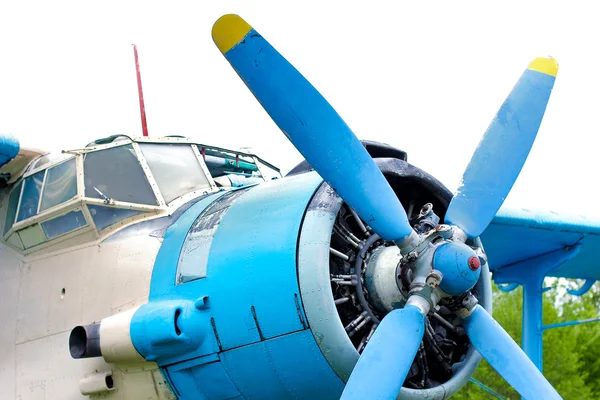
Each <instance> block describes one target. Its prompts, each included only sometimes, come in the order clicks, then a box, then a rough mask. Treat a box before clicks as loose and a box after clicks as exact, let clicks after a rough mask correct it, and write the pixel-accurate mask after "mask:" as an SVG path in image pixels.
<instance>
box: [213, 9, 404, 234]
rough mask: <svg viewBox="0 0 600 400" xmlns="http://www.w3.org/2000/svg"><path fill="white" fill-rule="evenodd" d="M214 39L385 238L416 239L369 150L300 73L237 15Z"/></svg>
mask: <svg viewBox="0 0 600 400" xmlns="http://www.w3.org/2000/svg"><path fill="white" fill-rule="evenodd" d="M212 36H213V40H214V41H215V43H216V45H217V47H218V48H219V50H221V52H222V53H223V54H224V55H225V58H226V59H227V61H229V63H230V64H231V66H232V67H233V69H234V70H235V71H236V72H237V73H238V75H239V76H240V77H241V78H242V80H243V81H244V83H245V84H246V86H248V88H249V89H250V91H251V92H252V93H253V94H254V96H255V97H256V99H257V100H258V101H259V102H260V104H261V105H262V106H263V108H264V109H265V110H266V111H267V113H268V114H269V115H270V116H271V118H272V119H273V121H274V122H275V123H276V124H277V126H279V128H280V129H281V130H282V132H283V133H284V134H285V135H286V136H287V138H288V139H289V140H290V141H291V142H292V144H293V145H294V146H295V147H296V148H297V149H298V151H299V152H300V153H302V155H303V156H304V158H306V160H307V161H308V162H309V163H310V164H311V165H312V166H313V168H314V169H315V170H316V171H318V172H319V175H321V177H322V178H323V179H325V180H326V181H327V182H329V184H330V185H331V186H332V187H333V188H334V189H335V190H336V191H337V192H338V194H339V195H340V196H341V197H342V198H343V199H344V201H346V203H348V204H349V205H350V206H351V207H352V208H354V209H355V211H356V212H357V213H358V215H360V217H361V218H362V219H363V220H364V221H365V222H366V223H367V224H369V225H370V226H371V227H372V228H373V230H375V232H377V233H378V234H379V236H381V237H382V238H384V239H388V240H395V241H399V242H403V241H404V240H405V238H407V237H412V238H415V237H416V233H415V232H414V231H413V229H412V227H411V226H410V224H409V222H408V217H407V216H406V212H405V211H404V208H403V207H402V204H400V201H399V200H398V197H397V196H396V194H395V193H394V191H393V190H392V188H391V187H390V185H389V184H388V183H387V181H386V180H385V178H384V177H383V174H382V173H381V171H380V170H379V168H378V167H377V165H376V164H375V162H374V161H373V159H372V158H371V156H369V153H367V150H366V149H365V148H364V146H363V145H362V144H361V143H360V141H359V140H358V139H357V137H356V136H355V135H354V133H352V131H351V130H350V128H349V127H348V125H346V123H345V122H344V120H342V118H341V117H340V116H339V115H338V113H337V112H336V111H335V110H334V109H333V107H331V105H329V103H328V102H327V100H325V98H323V96H321V94H320V93H319V92H318V91H317V89H315V88H314V87H313V86H312V85H311V84H310V83H309V82H308V81H307V80H306V79H305V78H304V77H303V76H302V74H300V72H298V71H297V70H296V69H295V68H294V67H293V66H292V65H291V64H290V63H289V62H288V61H287V60H286V59H285V58H283V56H281V54H279V53H278V52H277V50H275V49H274V48H273V47H272V46H271V45H270V44H269V43H268V42H267V41H266V40H265V39H263V37H262V36H260V35H259V34H258V33H257V32H256V31H255V30H254V29H252V27H251V26H250V25H248V24H247V23H246V21H244V20H243V19H242V18H240V17H238V16H237V15H224V16H223V17H221V18H220V19H219V20H218V21H217V22H216V23H215V25H214V27H213V30H212ZM349 176H351V177H353V178H352V179H348V177H349Z"/></svg>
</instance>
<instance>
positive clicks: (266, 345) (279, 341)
mask: <svg viewBox="0 0 600 400" xmlns="http://www.w3.org/2000/svg"><path fill="white" fill-rule="evenodd" d="M221 360H222V363H223V366H224V367H225V369H226V370H227V372H228V373H229V376H230V377H231V379H232V380H233V382H234V383H235V385H236V386H237V388H238V389H239V391H240V392H241V394H242V395H243V396H244V397H245V398H246V399H248V400H252V399H261V400H262V399H265V400H266V399H276V400H285V399H339V398H340V395H341V394H342V390H343V389H344V383H343V382H342V381H341V380H340V379H339V378H338V377H337V376H336V374H335V373H334V372H333V370H332V369H331V367H330V366H329V364H327V361H325V359H324V358H323V356H322V354H321V352H320V351H319V347H318V346H317V344H316V343H315V340H314V339H313V337H312V334H311V333H310V332H309V331H308V330H304V331H300V332H295V333H291V334H289V335H284V336H280V337H277V338H274V339H270V340H266V341H263V342H259V343H255V344H251V345H249V346H244V347H240V348H237V349H234V350H230V351H226V352H224V353H222V354H221Z"/></svg>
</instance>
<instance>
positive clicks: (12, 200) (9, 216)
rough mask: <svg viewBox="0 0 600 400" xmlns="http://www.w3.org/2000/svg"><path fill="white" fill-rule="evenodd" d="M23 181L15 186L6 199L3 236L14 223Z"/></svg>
mask: <svg viewBox="0 0 600 400" xmlns="http://www.w3.org/2000/svg"><path fill="white" fill-rule="evenodd" d="M22 184H23V181H21V182H19V183H18V184H17V186H15V188H14V189H13V191H12V192H10V196H9V198H8V207H7V211H6V221H5V223H4V235H6V233H7V232H8V231H9V230H10V228H12V226H13V224H14V223H15V216H16V214H17V206H18V205H19V195H20V194H21V185H22Z"/></svg>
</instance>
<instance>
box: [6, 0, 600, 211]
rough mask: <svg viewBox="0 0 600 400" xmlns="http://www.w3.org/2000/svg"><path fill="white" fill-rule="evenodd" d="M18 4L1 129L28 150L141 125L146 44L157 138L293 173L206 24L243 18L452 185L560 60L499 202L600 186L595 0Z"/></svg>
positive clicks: (329, 94) (357, 125) (558, 202)
mask: <svg viewBox="0 0 600 400" xmlns="http://www.w3.org/2000/svg"><path fill="white" fill-rule="evenodd" d="M10 3H12V4H9V2H8V1H7V0H0V131H3V132H11V133H13V134H14V135H16V136H17V137H19V139H20V140H21V143H22V145H24V146H28V145H29V146H35V147H41V148H47V149H51V150H58V149H62V148H78V147H82V146H84V145H85V144H87V143H88V142H90V141H92V140H94V139H97V138H99V137H105V136H108V135H111V134H116V133H125V134H130V135H141V126H140V117H139V109H138V98H137V89H136V82H135V70H134V62H133V52H132V48H131V44H132V43H137V45H138V50H139V52H140V63H141V69H142V79H143V85H144V96H145V100H146V111H147V116H148V125H149V130H150V135H151V136H160V135H165V134H180V135H186V136H190V137H192V138H194V139H197V140H198V141H201V142H204V143H207V144H212V145H217V146H223V147H229V148H232V149H238V148H240V147H246V146H251V147H252V149H253V151H254V152H256V153H257V154H259V155H260V156H262V157H264V158H265V159H267V160H268V161H271V162H273V163H274V164H276V165H278V166H279V167H280V168H281V169H282V171H283V172H287V171H288V170H289V169H290V168H292V167H293V166H294V165H295V164H296V163H297V162H299V161H300V159H301V156H300V155H299V153H298V152H297V151H296V150H295V149H294V148H293V146H292V145H291V144H290V143H289V142H288V141H287V139H286V138H285V137H284V136H283V135H282V134H281V133H280V132H279V130H278V129H277V127H276V126H275V124H274V123H273V122H272V121H271V120H270V119H269V117H268V116H267V114H266V113H265V112H264V111H263V110H262V108H261V107H260V106H259V104H258V103H257V102H256V101H255V99H254V98H253V97H252V95H251V94H250V92H249V91H248V90H247V89H246V87H245V86H244V85H243V83H242V82H241V81H240V80H239V78H238V77H237V75H236V74H235V73H234V72H233V70H232V69H231V68H230V67H229V65H228V64H227V62H226V61H225V60H224V58H223V57H222V56H221V54H220V53H219V51H218V50H217V49H216V47H215V46H214V44H213V43H212V39H211V36H210V31H211V27H212V24H213V22H214V21H215V20H216V19H217V18H218V17H219V16H221V15H222V14H225V13H237V14H240V15H241V16H242V17H244V18H245V19H246V20H247V21H248V22H249V23H250V24H251V25H253V26H254V27H255V28H256V30H257V31H259V32H260V33H261V34H262V35H263V36H265V38H267V40H269V41H270V42H271V43H272V44H273V45H274V46H275V47H276V48H277V49H278V50H279V51H280V52H281V53H282V54H283V55H284V56H286V57H287V58H288V60H290V61H291V62H292V63H293V64H294V65H295V66H296V67H297V68H298V69H299V70H300V71H301V72H302V73H303V74H304V75H305V76H306V77H307V78H308V79H309V80H310V81H311V82H312V83H313V84H314V85H315V86H316V87H317V88H318V89H319V90H320V91H321V93H322V94H323V95H324V96H325V97H326V98H327V99H328V100H329V101H330V102H331V104H332V105H333V106H334V107H335V108H336V109H337V111H338V112H339V113H340V114H341V115H342V117H343V118H344V119H345V120H346V122H347V123H348V124H349V125H350V126H351V127H352V129H353V130H354V132H355V133H356V134H357V136H358V137H359V138H361V139H372V140H378V141H382V142H386V143H389V144H391V145H394V146H396V147H399V148H401V149H403V150H405V151H407V152H408V155H409V161H410V162H412V163H413V164H415V165H417V166H419V167H421V168H423V169H424V170H426V171H427V172H429V173H431V174H433V175H434V176H436V177H437V178H438V179H440V180H441V181H442V182H443V183H444V184H446V185H447V186H448V187H449V188H450V189H451V190H454V189H455V188H456V186H457V184H458V182H459V180H460V177H461V175H462V171H463V170H464V168H465V167H466V165H467V163H468V161H469V159H470V156H471V153H472V152H473V150H474V149H475V147H476V145H477V143H478V142H479V139H480V137H481V135H482V134H483V132H484V131H485V129H486V127H487V125H488V123H489V121H490V120H491V118H492V117H493V115H494V113H495V112H496V110H497V109H498V107H499V106H500V104H501V103H502V101H503V100H504V98H505V97H506V95H507V94H508V92H509V91H510V89H511V88H512V86H513V85H514V83H515V82H516V81H517V79H518V77H519V76H520V74H521V73H522V71H523V70H524V69H525V67H526V66H527V65H528V63H529V61H530V60H531V59H533V58H534V57H536V56H538V55H543V56H546V55H552V56H553V57H555V58H556V59H557V60H558V62H559V63H560V65H561V70H560V72H559V76H558V80H557V83H556V85H555V89H554V93H553V96H552V99H551V100H550V104H549V106H548V109H547V112H546V118H545V119H544V122H543V124H542V127H541V129H540V133H539V135H538V138H537V140H536V144H535V146H534V148H533V150H532V153H531V155H530V158H529V160H528V162H527V164H526V166H525V168H524V170H523V172H522V173H521V176H520V178H519V180H518V181H517V183H516V185H515V187H514V189H513V191H512V192H511V195H510V196H509V198H508V199H507V202H506V204H508V205H511V206H525V207H529V208H540V209H552V210H555V211H566V210H570V209H572V208H573V206H576V207H577V210H578V211H583V207H585V204H592V205H593V201H594V200H595V198H596V197H597V194H598V191H599V189H598V185H597V184H596V176H597V175H596V173H597V171H598V167H597V164H596V160H595V156H596V143H597V137H598V135H599V134H600V129H599V124H598V118H597V115H598V112H599V111H600V99H599V97H598V93H600V71H599V66H600V53H599V52H598V51H594V50H593V49H596V48H597V47H598V40H599V39H598V38H600V23H598V18H597V13H596V12H595V9H596V6H595V5H594V2H589V5H588V2H569V3H568V4H567V2H562V3H559V2H556V3H553V2H549V1H544V2H536V3H533V2H528V4H523V3H520V2H514V3H510V2H496V3H495V5H490V4H491V3H490V2H460V4H459V2H438V3H435V2H434V3H432V2H427V3H426V4H425V3H423V4H419V5H405V4H402V5H400V4H397V3H398V2H391V1H389V2H372V3H373V4H369V5H366V4H367V3H366V2H364V1H363V2H350V1H346V2H328V3H325V2H324V1H320V2H319V1H296V2H287V1H261V2H258V1H219V2H217V1H212V2H202V3H201V2H199V1H196V2H189V3H184V2H170V3H168V5H167V3H166V2H165V3H164V5H159V3H154V2H124V1H123V2H112V1H103V2H96V3H95V4H96V6H95V7H93V6H91V5H90V4H92V3H90V2H81V1H78V2H71V3H64V2H55V1H53V2H47V1H46V2H39V3H32V2H18V3H17V2H10ZM483 3H485V5H484V4H483ZM594 213H596V214H600V211H594Z"/></svg>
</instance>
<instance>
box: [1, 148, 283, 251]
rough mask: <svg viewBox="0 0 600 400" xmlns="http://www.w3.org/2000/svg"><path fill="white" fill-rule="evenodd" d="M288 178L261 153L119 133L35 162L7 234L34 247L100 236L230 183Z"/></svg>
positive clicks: (17, 193)
mask: <svg viewBox="0 0 600 400" xmlns="http://www.w3.org/2000/svg"><path fill="white" fill-rule="evenodd" d="M280 177H281V174H280V172H279V169H277V168H275V167H274V166H272V165H271V164H269V163H267V162H266V161H264V160H262V159H260V158H259V157H257V156H255V155H253V154H248V153H243V152H239V151H231V150H225V149H221V148H217V147H212V146H206V145H202V144H198V143H193V142H191V141H190V140H188V139H186V138H179V137H163V138H151V139H150V138H139V139H131V138H129V137H127V136H113V137H110V138H106V139H101V140H98V141H96V142H93V143H91V144H89V145H88V146H87V147H86V148H84V149H80V150H72V151H66V152H63V153H62V154H48V155H45V156H42V157H39V158H38V159H36V160H34V161H33V162H32V163H31V164H30V165H29V166H28V168H27V169H26V171H25V173H24V175H23V178H22V179H20V180H19V181H17V182H16V183H15V184H14V185H13V187H12V190H11V191H10V194H9V195H8V201H7V202H6V201H5V204H6V203H7V204H6V205H5V208H6V210H7V212H6V215H5V219H4V222H5V223H4V228H3V231H2V232H3V239H4V240H5V241H6V242H7V243H8V244H10V245H11V246H13V247H15V248H17V249H19V250H22V251H25V252H28V251H33V249H34V248H39V247H38V246H42V245H45V244H46V243H48V242H51V241H52V242H54V241H55V240H56V241H58V240H59V239H68V238H70V237H73V236H76V235H80V234H83V233H85V232H92V235H93V236H94V237H96V238H98V237H100V236H104V235H106V234H108V233H110V232H112V231H114V230H116V229H117V228H119V227H121V226H123V225H125V224H127V223H129V222H132V221H135V220H137V219H140V218H143V217H144V216H156V215H160V214H168V213H169V212H170V211H171V210H173V209H175V208H177V207H178V206H179V205H181V204H183V203H185V202H187V201H189V200H191V199H193V198H194V197H198V196H201V195H203V194H207V193H209V192H212V191H217V190H220V188H222V187H240V186H246V185H249V184H255V183H260V182H263V181H266V180H271V179H276V178H280ZM84 231H85V232H84ZM30 249H31V250H30Z"/></svg>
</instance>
